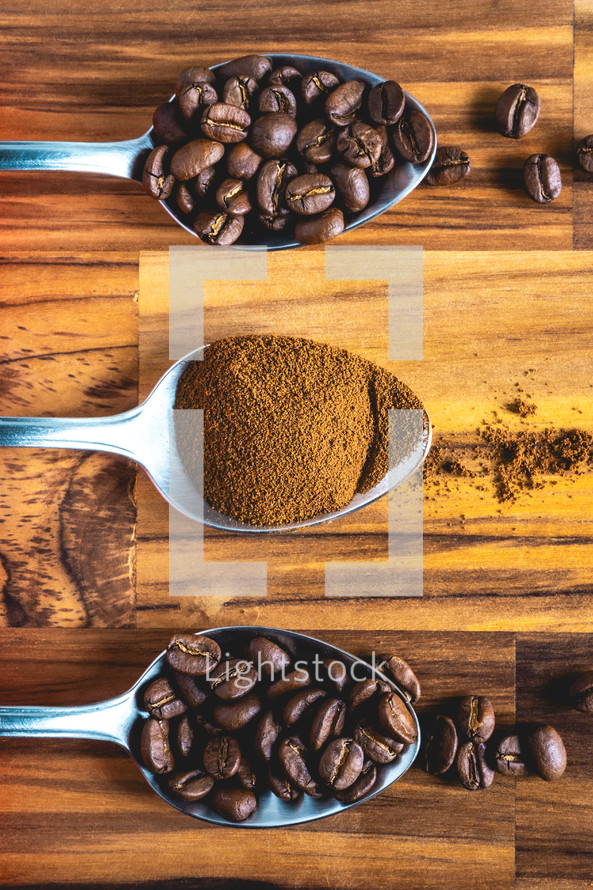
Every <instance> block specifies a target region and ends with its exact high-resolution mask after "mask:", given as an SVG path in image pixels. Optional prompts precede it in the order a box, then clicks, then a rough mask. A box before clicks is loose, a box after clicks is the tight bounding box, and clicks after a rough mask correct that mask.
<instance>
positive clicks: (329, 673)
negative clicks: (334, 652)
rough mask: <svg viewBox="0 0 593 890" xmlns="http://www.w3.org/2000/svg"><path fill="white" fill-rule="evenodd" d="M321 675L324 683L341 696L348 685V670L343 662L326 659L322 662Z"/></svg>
mask: <svg viewBox="0 0 593 890" xmlns="http://www.w3.org/2000/svg"><path fill="white" fill-rule="evenodd" d="M320 675H321V681H322V683H323V684H324V685H325V686H326V687H327V688H328V689H331V690H332V691H333V692H337V694H338V695H341V693H342V692H343V691H344V689H345V688H346V686H347V685H348V668H347V667H346V665H345V664H344V662H343V661H337V660H336V659H334V658H324V659H323V661H322V662H321V669H320Z"/></svg>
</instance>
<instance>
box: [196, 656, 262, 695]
mask: <svg viewBox="0 0 593 890" xmlns="http://www.w3.org/2000/svg"><path fill="white" fill-rule="evenodd" d="M207 680H208V684H209V686H210V689H212V691H213V692H214V694H215V695H217V696H218V698H222V699H223V700H224V701H232V700H234V699H236V698H241V697H242V696H244V695H247V693H248V692H251V690H252V689H253V687H254V686H255V684H256V683H257V671H256V669H255V667H254V666H253V662H251V661H247V660H246V659H244V658H230V659H229V660H228V661H224V662H221V663H220V664H219V665H218V667H216V668H215V669H214V670H213V671H210V673H209V675H208V677H207Z"/></svg>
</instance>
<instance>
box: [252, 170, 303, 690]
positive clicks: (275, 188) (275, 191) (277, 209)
mask: <svg viewBox="0 0 593 890" xmlns="http://www.w3.org/2000/svg"><path fill="white" fill-rule="evenodd" d="M296 173H297V169H296V167H295V166H294V164H291V163H290V161H287V160H284V159H281V160H271V161H266V163H265V164H264V165H263V167H262V168H261V170H260V171H259V174H258V177H257V202H258V204H259V206H260V208H261V210H262V213H264V214H266V216H270V217H272V218H274V219H276V218H277V217H279V216H286V215H287V214H288V208H287V207H286V206H285V203H284V197H285V194H286V186H287V183H288V182H289V181H290V180H291V179H294V177H295V176H296ZM266 642H268V644H269V647H270V646H273V645H274V644H270V643H269V641H266ZM276 649H279V647H278V646H276ZM270 651H271V650H270ZM280 652H282V650H280ZM284 655H285V656H286V659H287V660H286V662H284V667H287V666H288V664H289V661H290V660H289V659H288V656H287V655H286V653H284ZM261 657H262V664H265V663H266V662H270V664H271V665H272V667H273V671H274V674H276V673H280V672H281V671H282V668H283V661H282V659H281V658H278V657H276V658H271V657H268V656H265V657H264V654H263V652H262V656H261ZM276 664H277V665H278V666H277V667H276Z"/></svg>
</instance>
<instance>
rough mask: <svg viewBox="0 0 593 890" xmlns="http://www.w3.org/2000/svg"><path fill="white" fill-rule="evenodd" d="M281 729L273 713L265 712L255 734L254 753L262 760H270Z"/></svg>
mask: <svg viewBox="0 0 593 890" xmlns="http://www.w3.org/2000/svg"><path fill="white" fill-rule="evenodd" d="M281 729H282V727H281V726H280V724H279V723H278V722H277V720H276V719H275V717H274V713H273V711H266V712H265V714H263V716H262V717H261V718H260V720H259V722H258V724H257V730H256V733H255V742H254V747H255V753H256V754H258V755H259V757H262V758H263V759H264V760H271V758H272V754H273V752H274V747H275V745H276V742H277V741H278V738H279V736H280V732H281Z"/></svg>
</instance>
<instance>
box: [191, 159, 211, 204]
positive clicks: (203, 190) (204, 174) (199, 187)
mask: <svg viewBox="0 0 593 890" xmlns="http://www.w3.org/2000/svg"><path fill="white" fill-rule="evenodd" d="M215 182H216V167H205V168H204V169H203V170H200V172H199V173H198V175H197V176H196V178H195V179H194V188H195V190H196V195H197V196H198V198H202V200H206V198H207V197H208V196H209V194H210V191H211V189H213V186H214V184H215Z"/></svg>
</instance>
